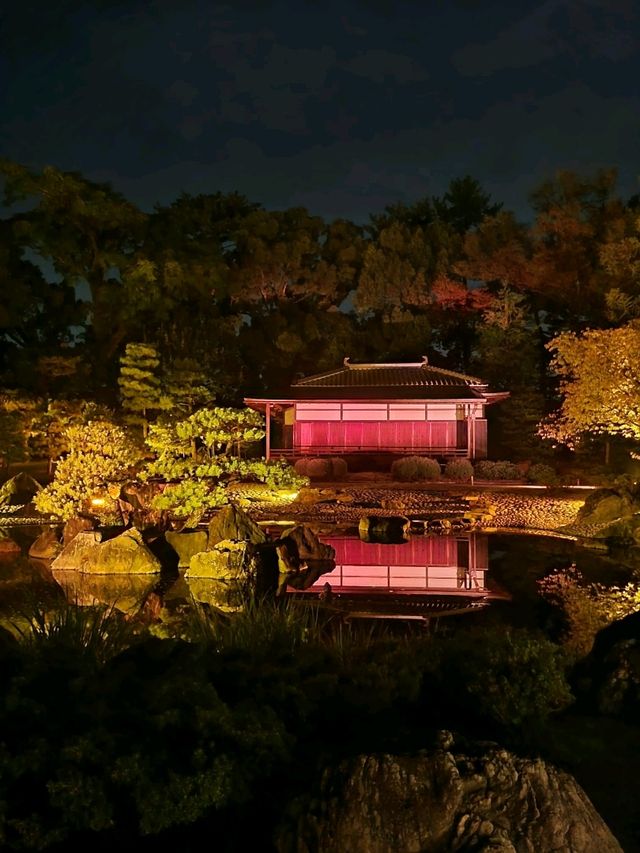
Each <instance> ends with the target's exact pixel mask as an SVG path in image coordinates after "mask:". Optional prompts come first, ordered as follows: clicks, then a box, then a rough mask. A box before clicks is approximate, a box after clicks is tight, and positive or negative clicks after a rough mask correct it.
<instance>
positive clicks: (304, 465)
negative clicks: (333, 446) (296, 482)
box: [295, 456, 332, 480]
mask: <svg viewBox="0 0 640 853" xmlns="http://www.w3.org/2000/svg"><path fill="white" fill-rule="evenodd" d="M295 471H296V474H302V476H303V477H309V479H310V480H330V479H331V473H332V466H331V460H330V459H322V458H320V457H319V456H313V457H310V458H308V459H298V461H297V462H296V464H295Z"/></svg>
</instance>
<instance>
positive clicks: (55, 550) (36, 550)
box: [29, 527, 62, 560]
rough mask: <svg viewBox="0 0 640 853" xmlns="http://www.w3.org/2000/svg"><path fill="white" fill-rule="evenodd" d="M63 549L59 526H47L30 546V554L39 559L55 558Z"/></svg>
mask: <svg viewBox="0 0 640 853" xmlns="http://www.w3.org/2000/svg"><path fill="white" fill-rule="evenodd" d="M61 550H62V542H61V541H60V531H59V529H58V528H57V527H45V529H44V530H43V531H42V533H41V534H40V536H38V538H37V539H36V540H35V541H34V542H33V543H32V545H31V547H30V548H29V556H30V557H35V558H36V559H38V560H53V558H54V557H57V555H58V554H59V553H60V551H61Z"/></svg>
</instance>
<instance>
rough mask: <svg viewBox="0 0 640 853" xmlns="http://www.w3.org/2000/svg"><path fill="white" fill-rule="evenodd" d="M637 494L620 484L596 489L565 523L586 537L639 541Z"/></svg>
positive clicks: (570, 528) (639, 542)
mask: <svg viewBox="0 0 640 853" xmlns="http://www.w3.org/2000/svg"><path fill="white" fill-rule="evenodd" d="M639 512H640V498H639V497H638V496H636V495H635V494H634V493H632V492H631V491H630V490H628V489H625V488H623V487H620V488H617V489H598V490H597V491H595V492H592V493H591V494H590V495H589V496H588V497H587V499H586V500H585V502H584V505H583V506H582V507H581V509H580V511H579V512H578V515H577V517H576V520H575V522H574V523H572V524H571V525H569V526H568V529H569V530H570V531H575V532H577V533H579V534H582V535H584V536H586V537H592V538H594V539H606V540H611V541H613V542H628V543H630V544H633V543H635V544H640V515H638V513H639Z"/></svg>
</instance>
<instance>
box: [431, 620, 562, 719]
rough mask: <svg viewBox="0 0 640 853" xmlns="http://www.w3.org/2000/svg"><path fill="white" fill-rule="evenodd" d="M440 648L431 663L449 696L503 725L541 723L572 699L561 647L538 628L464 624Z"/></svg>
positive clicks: (453, 702) (462, 705) (441, 686)
mask: <svg viewBox="0 0 640 853" xmlns="http://www.w3.org/2000/svg"><path fill="white" fill-rule="evenodd" d="M439 652H440V653H439V655H436V657H437V662H436V663H435V664H432V665H435V666H436V667H437V675H438V678H439V680H440V681H441V684H440V688H441V689H442V690H443V692H444V693H445V694H446V697H447V698H448V700H449V701H450V702H451V703H452V704H453V705H457V706H458V707H469V708H473V710H474V712H475V713H477V714H478V715H479V716H480V717H482V718H484V719H487V720H490V721H492V722H493V723H497V724H498V725H500V726H503V727H505V728H507V729H517V728H520V727H527V726H529V725H536V724H540V723H543V722H544V721H545V720H546V719H547V717H549V715H550V714H552V713H553V712H555V711H560V710H562V709H563V708H565V707H566V706H567V705H568V704H569V703H570V702H571V701H572V698H573V697H572V695H571V692H570V690H569V687H568V684H567V681H566V678H565V667H566V664H567V659H566V657H565V655H564V652H563V650H562V649H561V648H560V647H559V646H557V645H556V644H555V643H552V642H551V641H550V640H548V639H547V638H546V637H544V636H543V635H541V634H537V633H533V632H531V631H528V630H526V629H507V630H505V629H504V628H503V627H500V629H499V630H496V629H495V628H493V629H492V628H479V629H478V628H476V629H470V630H464V631H462V632H460V633H459V634H457V635H456V636H455V637H453V638H449V639H446V640H444V642H443V646H442V648H441V649H440V650H439Z"/></svg>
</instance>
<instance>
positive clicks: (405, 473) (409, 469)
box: [391, 456, 440, 483]
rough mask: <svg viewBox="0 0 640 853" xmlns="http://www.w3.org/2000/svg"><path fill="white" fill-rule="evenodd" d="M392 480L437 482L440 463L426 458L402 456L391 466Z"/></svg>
mask: <svg viewBox="0 0 640 853" xmlns="http://www.w3.org/2000/svg"><path fill="white" fill-rule="evenodd" d="M391 476H392V477H393V479H394V480H399V481H400V482H403V483H411V482H415V481H417V480H437V479H438V477H439V476H440V463H439V462H437V461H436V460H435V459H430V458H429V457H428V456H404V457H403V458H402V459H396V460H395V462H394V463H393V464H392V465H391Z"/></svg>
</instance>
